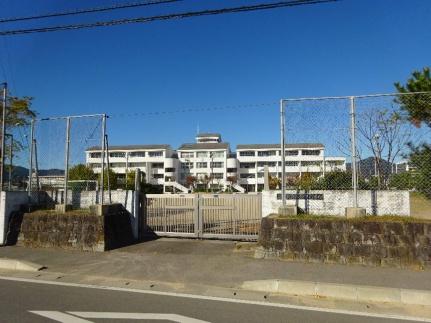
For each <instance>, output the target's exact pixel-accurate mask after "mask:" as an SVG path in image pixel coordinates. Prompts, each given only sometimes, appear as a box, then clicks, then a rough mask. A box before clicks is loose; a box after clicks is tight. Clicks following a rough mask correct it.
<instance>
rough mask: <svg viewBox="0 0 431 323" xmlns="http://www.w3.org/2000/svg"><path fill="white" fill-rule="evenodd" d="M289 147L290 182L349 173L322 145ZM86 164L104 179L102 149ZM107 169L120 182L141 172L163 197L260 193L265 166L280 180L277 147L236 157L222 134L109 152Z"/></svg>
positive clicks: (250, 148) (254, 148) (249, 148)
mask: <svg viewBox="0 0 431 323" xmlns="http://www.w3.org/2000/svg"><path fill="white" fill-rule="evenodd" d="M285 147H286V148H285V149H286V176H287V177H297V176H301V175H302V174H303V173H312V174H313V175H315V176H323V175H324V174H325V173H326V172H330V171H334V170H340V171H345V170H346V159H345V158H344V157H334V156H325V147H324V145H322V144H319V143H297V144H286V146H285ZM86 162H87V165H88V166H90V167H91V168H93V170H94V172H95V173H100V171H101V167H100V165H101V150H100V147H92V148H89V149H87V151H86ZM109 165H110V168H111V169H112V170H113V171H114V172H115V173H117V174H118V175H119V176H120V177H125V176H126V173H128V172H129V173H130V172H134V171H135V170H136V169H137V168H139V169H140V170H141V171H142V172H143V173H144V174H145V180H146V182H147V183H150V184H155V185H161V186H163V188H164V189H163V191H164V192H182V193H187V192H190V191H191V190H192V189H199V188H200V189H204V188H206V187H210V188H213V189H216V190H223V189H228V188H229V189H231V190H233V191H238V192H257V191H260V190H262V189H263V185H264V167H265V166H268V170H269V173H270V175H271V176H273V177H278V178H281V149H280V145H279V144H241V145H237V147H236V152H232V151H231V150H230V146H229V144H228V143H227V142H223V141H222V138H221V135H220V134H217V133H203V134H199V135H197V136H196V142H195V143H186V144H183V145H181V146H180V147H179V148H178V149H177V150H173V149H172V148H171V146H170V145H167V144H166V145H126V146H111V147H109ZM190 184H191V185H190ZM191 186H192V187H191Z"/></svg>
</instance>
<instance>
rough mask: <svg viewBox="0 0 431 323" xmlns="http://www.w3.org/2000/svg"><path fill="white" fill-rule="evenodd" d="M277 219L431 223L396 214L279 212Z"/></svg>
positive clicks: (274, 215)
mask: <svg viewBox="0 0 431 323" xmlns="http://www.w3.org/2000/svg"><path fill="white" fill-rule="evenodd" d="M272 216H273V217H274V218H276V219H288V220H298V221H349V222H406V223H412V222H415V223H417V222H420V223H431V220H429V219H423V218H414V217H410V216H396V215H379V216H375V215H367V216H362V217H357V218H349V219H348V218H346V217H344V216H333V215H312V214H300V215H293V216H278V215H277V214H273V215H272Z"/></svg>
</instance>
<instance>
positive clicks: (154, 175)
mask: <svg viewBox="0 0 431 323" xmlns="http://www.w3.org/2000/svg"><path fill="white" fill-rule="evenodd" d="M163 177H164V175H163V174H153V178H154V179H159V178H163Z"/></svg>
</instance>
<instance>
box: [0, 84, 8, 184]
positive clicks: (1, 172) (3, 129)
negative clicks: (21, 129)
mask: <svg viewBox="0 0 431 323" xmlns="http://www.w3.org/2000/svg"><path fill="white" fill-rule="evenodd" d="M6 98H7V83H3V111H2V127H1V148H0V149H1V167H0V191H3V189H4V187H3V184H4V176H3V175H4V161H5V158H4V155H5V153H4V151H5V134H6Z"/></svg>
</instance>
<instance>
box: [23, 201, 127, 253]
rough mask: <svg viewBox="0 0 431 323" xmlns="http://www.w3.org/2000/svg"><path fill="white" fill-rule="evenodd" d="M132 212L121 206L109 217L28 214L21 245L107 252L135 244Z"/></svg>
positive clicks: (40, 211)
mask: <svg viewBox="0 0 431 323" xmlns="http://www.w3.org/2000/svg"><path fill="white" fill-rule="evenodd" d="M133 241H134V240H133V234H132V227H131V223H130V217H129V215H128V212H127V211H126V210H125V209H124V208H123V206H122V205H121V204H116V205H111V206H110V207H109V209H108V213H107V214H106V215H105V216H97V215H94V214H91V213H90V211H88V212H87V213H85V212H82V211H79V212H73V211H72V212H70V213H68V214H61V213H56V212H55V211H53V210H48V211H46V210H45V211H44V210H39V211H35V212H32V213H26V214H24V216H23V218H22V222H21V224H20V228H19V236H18V241H17V245H19V246H26V247H40V248H62V249H72V250H83V251H105V250H111V249H114V248H119V247H123V246H127V245H130V244H132V243H133Z"/></svg>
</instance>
